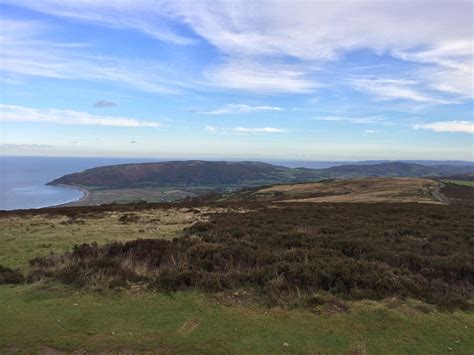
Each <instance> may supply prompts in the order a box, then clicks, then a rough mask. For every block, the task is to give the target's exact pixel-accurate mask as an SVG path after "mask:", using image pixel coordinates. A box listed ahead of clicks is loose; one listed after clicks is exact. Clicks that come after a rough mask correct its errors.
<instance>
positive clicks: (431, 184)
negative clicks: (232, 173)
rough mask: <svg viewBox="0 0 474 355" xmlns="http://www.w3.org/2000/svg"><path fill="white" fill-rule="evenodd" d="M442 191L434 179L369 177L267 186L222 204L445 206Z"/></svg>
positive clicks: (232, 196) (231, 196)
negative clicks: (345, 203) (400, 203)
mask: <svg viewBox="0 0 474 355" xmlns="http://www.w3.org/2000/svg"><path fill="white" fill-rule="evenodd" d="M439 187H440V185H439V183H438V182H436V181H435V180H431V179H420V178H373V177H368V178H358V179H349V180H344V179H341V180H323V181H320V182H309V183H299V184H278V185H274V186H263V187H261V188H254V189H248V190H242V191H237V192H234V193H232V194H229V195H226V196H224V197H223V198H222V199H221V201H233V202H249V201H265V202H268V203H270V202H313V203H324V202H350V203H355V202H357V203H374V202H389V203H395V202H417V203H444V202H445V200H444V199H442V200H441V199H438V198H437V196H439V195H437V194H436V192H437V191H438V190H439Z"/></svg>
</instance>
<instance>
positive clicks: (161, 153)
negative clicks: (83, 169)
mask: <svg viewBox="0 0 474 355" xmlns="http://www.w3.org/2000/svg"><path fill="white" fill-rule="evenodd" d="M473 11H474V2H473V1H472V0H398V1H394V0H372V1H365V0H357V1H350V0H332V1H329V0H327V1H316V0H314V1H298V0H296V1H290V0H285V1H284V0H281V1H280V0H274V1H266V0H259V1H249V0H247V1H237V0H236V1H230V0H229V1H216V0H209V1H207V0H199V1H196V0H194V1H193V0H190V1H181V0H170V1H167V0H163V1H162V0H100V1H93V0H77V1H69V0H41V1H38V0H0V16H1V17H0V20H1V23H0V75H1V87H0V127H1V135H0V139H1V141H0V153H1V154H2V155H33V156H34V155H41V156H111V157H112V156H120V157H156V158H158V157H178V158H193V157H200V158H206V157H208V158H216V157H219V158H220V157H223V158H251V159H256V160H258V159H264V158H265V159H268V158H271V159H298V160H365V159H433V160H471V161H472V160H474V117H473V112H474V15H473V13H474V12H473Z"/></svg>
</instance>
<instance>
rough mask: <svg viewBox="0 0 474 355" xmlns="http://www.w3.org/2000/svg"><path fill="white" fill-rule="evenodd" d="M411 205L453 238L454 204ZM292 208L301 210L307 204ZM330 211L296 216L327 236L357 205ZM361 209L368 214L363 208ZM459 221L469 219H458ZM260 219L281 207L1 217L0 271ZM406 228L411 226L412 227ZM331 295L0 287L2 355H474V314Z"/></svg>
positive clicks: (419, 222) (393, 211) (251, 224)
mask: <svg viewBox="0 0 474 355" xmlns="http://www.w3.org/2000/svg"><path fill="white" fill-rule="evenodd" d="M298 206H301V207H298ZM313 206H315V205H313ZM318 206H319V205H318ZM338 206H340V207H338ZM344 206H345V207H344ZM394 206H395V205H394ZM397 206H398V204H397ZM414 206H415V207H416V210H417V211H419V218H418V219H413V220H412V225H411V227H413V228H418V229H420V230H423V228H424V227H423V223H431V222H430V218H433V219H435V220H437V221H438V220H439V224H437V225H436V226H433V228H435V229H434V230H436V231H437V232H436V235H437V238H441V239H443V238H448V236H449V234H446V233H445V232H443V228H445V227H446V223H447V222H448V221H449V220H450V219H449V218H451V217H450V216H452V215H453V213H452V212H453V211H455V209H456V207H455V206H451V207H449V206H438V205H423V206H425V207H423V211H426V212H423V213H424V214H423V213H422V211H421V210H419V208H418V207H417V206H416V205H414ZM276 208H277V209H278V208H280V207H276ZM294 208H296V209H299V208H303V205H300V204H298V205H297V206H295V207H294ZM315 208H319V207H315ZM321 208H323V209H330V210H332V211H333V212H334V218H335V219H334V220H332V221H331V220H326V221H325V222H324V223H320V222H319V219H318V218H321V216H322V215H321V216H320V215H318V213H319V212H314V213H316V214H315V215H314V216H312V215H311V213H312V212H310V214H307V215H301V213H300V212H298V211H296V210H295V211H293V213H296V215H300V216H301V218H303V219H305V220H306V221H307V222H305V224H304V225H301V229H300V230H299V231H298V233H308V232H311V231H316V229H317V228H320V227H321V228H323V229H324V230H325V231H326V232H330V233H332V232H331V228H336V229H338V228H339V229H341V230H343V229H344V228H345V227H343V226H342V224H341V223H342V220H343V217H344V216H343V215H344V214H347V213H346V212H344V211H343V210H344V209H347V208H350V206H349V205H346V204H341V205H333V206H332V207H331V206H330V205H327V206H326V207H321ZM399 208H403V207H393V206H392V207H391V208H390V209H389V215H390V216H391V217H390V221H393V216H395V215H396V216H397V218H399V219H400V220H404V219H406V218H405V217H406V216H409V215H410V213H411V212H410V211H408V210H407V211H406V216H405V215H404V214H403V213H400V212H397V211H398V209H399ZM431 208H434V209H433V210H432V211H431V212H430V210H429V209H431ZM460 208H463V207H460ZM339 209H341V210H339ZM354 209H355V210H357V211H358V210H361V211H360V213H364V211H363V210H362V209H361V208H357V206H355V207H354ZM315 211H316V210H315ZM374 211H376V213H370V212H367V216H370V215H372V216H375V217H376V219H377V220H378V218H379V217H378V214H377V213H379V212H380V213H383V211H381V208H380V207H379V208H377V206H375V205H374ZM377 211H378V212H377ZM413 211H415V209H414V210H413ZM444 211H445V212H446V213H444ZM463 211H464V212H463V213H464V214H466V213H469V212H466V211H465V210H463ZM244 212H245V213H244ZM209 213H210V215H209ZM215 213H217V214H215ZM242 213H244V214H243V215H245V216H247V217H246V218H245V219H240V218H241V217H240V216H241V214H242ZM324 213H325V212H324ZM421 214H423V215H421ZM243 215H242V216H243ZM454 215H456V216H457V217H456V218H458V219H462V218H463V217H462V214H461V213H459V214H456V213H454ZM259 216H260V217H261V218H260V217H259ZM275 216H276V217H275V218H276V219H277V220H279V221H281V223H282V225H290V224H291V223H296V219H295V218H294V217H292V215H291V213H290V214H289V215H288V216H287V218H286V219H284V218H281V216H280V217H278V216H277V215H275ZM318 216H319V217H318ZM262 218H263V219H265V222H264V223H263V224H262V226H263V227H265V228H271V227H270V225H273V224H272V222H271V221H272V220H275V218H274V217H273V212H272V211H267V212H265V213H263V214H262V213H261V212H259V211H255V212H252V207H251V206H249V207H247V208H244V207H243V206H242V205H236V207H235V208H229V207H227V208H222V207H217V206H215V207H203V206H198V207H179V206H177V207H174V208H159V207H153V206H152V207H151V208H150V207H147V206H145V207H143V208H136V209H135V208H132V207H128V206H120V207H114V208H110V210H108V209H107V208H97V210H88V209H61V210H51V212H44V213H43V212H32V213H17V214H12V213H10V214H3V215H0V230H1V233H0V265H3V266H5V267H10V268H19V269H20V270H21V271H22V272H23V273H24V274H26V273H27V272H28V270H29V269H30V266H29V263H28V261H29V260H31V259H33V258H36V257H45V256H48V255H50V253H51V252H54V253H55V254H61V253H63V252H66V251H70V250H71V248H72V247H73V246H74V245H75V244H80V243H91V242H97V243H98V244H99V245H105V244H107V243H111V242H113V241H122V242H125V241H129V240H135V239H137V238H160V239H166V240H170V239H172V238H175V237H180V236H183V235H185V234H186V232H185V231H184V230H183V229H185V228H188V227H190V226H192V225H193V224H194V223H196V222H202V223H201V225H204V224H206V223H212V225H213V226H214V227H213V228H214V229H215V233H213V232H212V230H213V229H210V230H207V231H203V232H202V233H204V234H203V238H208V237H212V236H213V235H215V236H216V237H217V236H219V235H224V234H225V233H227V232H226V229H227V228H229V227H230V224H229V223H230V221H234V223H235V222H237V221H240V222H239V223H237V224H236V225H239V226H240V227H241V228H244V229H248V228H250V229H248V234H249V235H253V234H255V231H256V229H255V228H259V225H260V224H259V223H257V222H258V221H261V220H262ZM364 218H365V217H364ZM387 218H388V217H387ZM440 218H441V220H440ZM355 220H356V221H358V222H357V223H358V224H357V228H358V229H359V230H363V229H364V228H371V227H370V226H371V224H370V223H371V222H370V221H369V220H364V219H360V218H355ZM390 221H388V220H387V221H384V220H380V226H384V225H387V226H388V227H387V228H388V231H389V232H390V233H391V234H389V235H388V236H392V237H393V238H395V239H397V240H398V239H400V238H401V236H400V235H397V233H396V231H395V225H394V224H393V223H392V224H390ZM468 221H469V219H468ZM289 223H290V224H289ZM312 223H316V224H315V225H314V226H313V227H312V226H311V225H312ZM377 223H378V222H377ZM331 225H332V227H331ZM364 226H365V227H364ZM252 228H254V229H252ZM277 228H278V227H277ZM403 228H405V229H404V230H408V229H406V226H404V227H403ZM453 228H454V229H453V231H455V232H456V233H457V234H458V235H461V234H462V233H463V231H464V230H467V229H466V226H462V225H461V224H459V223H457V222H456V223H454V224H453ZM339 229H338V230H339ZM197 230H198V231H199V227H198V229H197ZM318 230H319V229H318ZM321 230H322V229H321ZM374 231H375V229H374ZM284 234H285V231H284V229H281V230H280V232H279V234H278V235H280V236H281V237H283V236H284ZM206 236H207V237H206ZM235 237H238V236H237V235H235ZM423 238H424V237H423V235H420V234H418V232H414V234H413V235H412V236H411V237H410V240H411V241H412V242H413V243H415V244H414V245H419V246H422V243H423V240H424V239H423ZM441 239H440V241H441ZM243 241H245V238H244V239H243ZM440 245H441V244H440ZM327 299H329V300H331V301H329V302H325V303H323V304H315V305H313V306H311V307H284V306H272V307H269V306H265V304H264V303H261V302H260V301H259V300H256V299H254V298H253V297H252V295H251V294H250V295H249V290H248V289H245V288H242V289H238V290H223V291H219V292H212V293H206V292H205V291H199V290H197V289H192V288H191V289H188V290H184V291H176V292H171V293H166V292H159V291H156V290H154V289H152V288H147V287H146V285H145V284H143V283H135V284H130V285H129V286H128V287H119V288H115V289H105V290H97V289H94V288H92V287H89V288H87V287H86V288H76V287H72V286H68V285H65V284H62V283H59V282H57V281H52V280H43V281H39V282H35V283H32V284H27V283H25V284H19V285H0V300H1V302H0V315H1V317H0V318H1V319H0V323H1V326H0V354H4V353H14V352H18V353H34V352H39V353H44V354H51V353H55V351H56V352H57V351H65V352H73V351H87V352H93V353H103V352H107V353H109V352H115V353H124V354H130V353H157V352H162V353H216V354H228V353H249V354H250V353H265V354H270V353H271V354H278V353H301V354H310V353H311V354H314V353H321V354H380V353H387V354H403V353H410V354H427V353H429V354H445V353H448V352H451V351H452V352H453V353H458V354H472V351H473V349H474V337H473V336H472V333H473V330H474V312H473V311H472V310H459V309H456V308H455V309H452V310H450V311H447V310H443V309H440V308H437V307H436V306H434V305H430V304H426V303H423V302H421V301H416V300H413V299H405V300H400V299H399V298H395V297H388V298H384V299H381V300H378V301H369V300H359V301H350V300H345V301H343V302H342V301H340V300H338V299H336V298H333V296H331V295H329V294H328V295H327Z"/></svg>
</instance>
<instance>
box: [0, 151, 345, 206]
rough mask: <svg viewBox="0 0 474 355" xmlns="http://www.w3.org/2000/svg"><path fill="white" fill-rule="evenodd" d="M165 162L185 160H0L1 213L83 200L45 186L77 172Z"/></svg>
mask: <svg viewBox="0 0 474 355" xmlns="http://www.w3.org/2000/svg"><path fill="white" fill-rule="evenodd" d="M190 159H196V158H190ZM165 160H188V159H185V158H182V157H181V158H147V159H137V158H88V157H87V158H86V157H80V158H79V157H18V156H15V157H14V156H0V210H17V209H30V208H41V207H48V206H55V205H60V204H64V203H68V202H72V201H77V200H79V199H80V198H81V197H82V196H83V193H82V192H81V191H80V190H77V189H73V188H68V187H61V186H49V185H46V184H47V183H48V182H50V181H52V180H54V179H57V178H59V177H61V176H63V175H66V174H70V173H75V172H80V171H83V170H85V169H89V168H94V167H97V166H105V165H116V164H127V163H146V162H159V161H165ZM207 160H226V159H207ZM233 160H235V159H233ZM239 160H250V159H239ZM266 162H268V163H272V164H277V165H282V166H287V167H296V166H304V167H308V168H323V167H329V166H333V165H336V164H337V163H332V162H305V161H295V160H266ZM339 163H340V162H339Z"/></svg>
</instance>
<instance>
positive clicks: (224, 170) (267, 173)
mask: <svg viewBox="0 0 474 355" xmlns="http://www.w3.org/2000/svg"><path fill="white" fill-rule="evenodd" d="M452 169H453V173H455V171H456V170H454V169H457V168H456V167H453V168H452ZM472 169H474V168H472ZM443 172H445V167H443ZM440 175H441V174H440V171H439V170H437V169H436V168H434V167H427V166H423V165H419V164H412V163H401V162H390V163H380V164H369V165H360V164H351V165H340V166H334V167H330V168H326V169H308V168H287V167H283V166H277V165H272V164H267V163H261V162H249V161H243V162H226V161H201V160H191V161H171V162H160V163H141V164H124V165H112V166H104V167H97V168H93V169H88V170H85V171H83V172H79V173H74V174H69V175H65V176H63V177H60V178H58V179H56V180H54V181H52V182H50V183H49V184H51V185H70V186H80V187H94V188H140V187H146V186H158V187H162V186H163V187H166V186H168V187H169V186H174V187H179V186H187V187H192V186H207V187H219V186H231V187H251V186H261V185H266V184H275V183H293V182H305V181H317V180H322V179H340V178H359V177H371V176H377V177H435V176H440Z"/></svg>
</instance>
